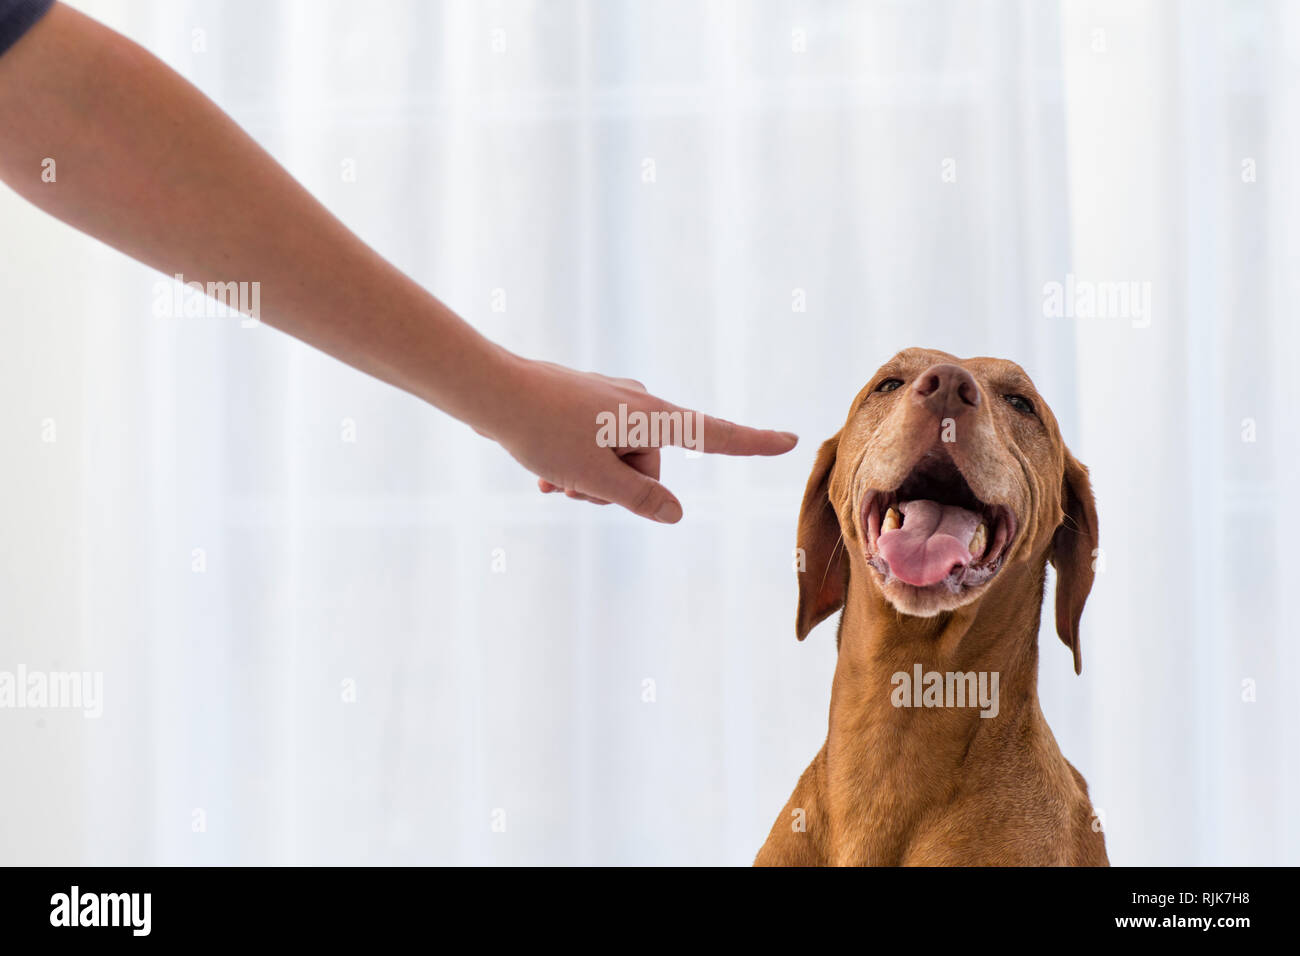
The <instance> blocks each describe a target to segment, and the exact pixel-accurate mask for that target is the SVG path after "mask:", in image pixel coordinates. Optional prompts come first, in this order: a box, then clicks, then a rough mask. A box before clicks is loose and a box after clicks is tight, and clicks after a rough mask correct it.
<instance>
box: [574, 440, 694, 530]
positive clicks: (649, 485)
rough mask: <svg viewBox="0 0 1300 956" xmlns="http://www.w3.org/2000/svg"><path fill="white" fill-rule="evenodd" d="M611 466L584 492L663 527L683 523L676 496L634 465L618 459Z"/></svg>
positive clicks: (616, 457)
mask: <svg viewBox="0 0 1300 956" xmlns="http://www.w3.org/2000/svg"><path fill="white" fill-rule="evenodd" d="M610 457H611V458H612V459H613V460H612V461H611V462H610V466H609V467H608V468H605V469H604V470H602V471H601V473H600V474H599V475H594V476H592V478H591V479H590V480H589V481H588V482H587V483H586V484H587V485H588V486H589V487H584V488H582V489H580V490H581V491H583V492H584V493H586V494H589V495H593V496H594V497H597V498H604V499H605V500H606V501H612V502H614V503H615V504H618V505H622V506H623V507H624V508H626V509H627V510H628V511H630V512H632V513H633V514H637V515H640V516H641V517H642V518H649V519H650V520H651V521H659V522H662V523H663V524H676V523H677V522H678V521H681V520H682V506H681V502H679V501H678V500H677V498H676V497H674V496H673V493H672V492H671V491H669V490H668V489H667V488H665V487H664V486H663V485H661V484H659V482H657V481H655V480H654V479H653V478H651V477H650V476H649V475H645V474H642V473H641V472H639V471H637V470H636V469H635V468H633V467H632V466H631V465H626V464H624V463H623V461H622V459H620V458H618V456H616V455H611V456H610Z"/></svg>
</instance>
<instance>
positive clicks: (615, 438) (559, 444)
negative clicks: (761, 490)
mask: <svg viewBox="0 0 1300 956" xmlns="http://www.w3.org/2000/svg"><path fill="white" fill-rule="evenodd" d="M507 378H508V382H507V383H506V394H508V396H509V397H508V398H507V399H506V400H505V401H504V402H503V403H502V407H501V408H500V409H499V410H498V411H497V414H496V415H495V416H494V417H495V418H496V419H497V422H498V424H496V425H494V426H491V427H489V428H486V429H480V430H481V431H483V433H484V434H486V435H487V436H488V437H490V438H493V439H495V440H496V441H497V442H499V443H500V444H501V446H502V447H503V448H505V450H506V451H508V452H510V454H511V455H512V456H513V457H514V459H515V460H516V461H518V462H519V463H520V464H521V465H523V466H524V467H525V468H527V469H528V470H529V471H531V472H532V473H533V474H535V475H537V476H538V479H537V487H538V488H539V489H540V490H541V491H543V492H546V493H555V492H561V491H562V492H564V493H565V494H566V495H568V497H570V498H574V499H576V500H579V501H589V502H592V503H593V504H599V505H604V504H610V503H611V502H612V503H614V504H619V505H622V506H623V507H624V508H627V509H628V510H629V511H631V512H633V513H634V514H638V515H640V516H642V517H643V518H650V519H652V520H655V521H660V522H663V523H665V524H673V523H675V522H677V521H680V520H681V517H682V506H681V503H680V502H679V501H678V500H677V498H676V497H674V495H673V493H672V492H670V491H669V490H668V489H667V488H665V487H664V486H663V485H661V484H660V483H659V447H660V445H662V444H676V445H682V446H684V447H689V448H693V449H694V450H696V451H701V452H708V453H715V454H722V455H782V454H785V453H786V452H788V451H790V449H792V448H794V446H795V444H796V443H797V442H798V440H799V439H798V437H797V436H795V435H793V434H790V433H789V432H776V431H766V430H762V429H756V428H747V427H745V426H743V425H737V424H735V423H733V422H729V421H724V420H723V419H720V418H713V417H711V416H708V415H704V414H702V413H700V412H694V411H689V410H687V409H683V408H681V407H679V406H677V405H673V404H672V403H671V402H666V401H664V400H663V399H661V398H656V397H655V396H653V395H651V394H649V393H648V392H647V391H646V390H645V386H644V385H642V384H641V383H640V382H638V381H635V380H633V379H629V378H610V377H609V376H606V375H600V374H598V373H595V372H578V371H575V370H573V369H570V368H566V367H564V366H563V365H555V364H553V363H551V362H539V361H533V360H529V359H523V358H519V357H517V356H511V361H510V363H509V371H508V372H507ZM620 406H622V408H621V409H620ZM638 413H640V415H641V416H643V417H642V419H641V420H642V421H646V420H649V421H651V422H654V421H656V419H652V418H651V416H652V415H654V414H655V413H658V415H659V417H658V418H657V421H658V422H660V423H666V422H667V421H668V420H669V419H668V416H670V415H673V413H676V417H674V418H672V419H671V421H672V422H673V423H674V424H680V426H681V427H676V428H672V427H667V426H666V424H664V425H662V426H661V427H660V428H658V429H656V428H655V427H654V426H653V424H652V425H651V427H650V428H649V429H648V431H643V433H642V434H641V435H637V434H636V427H635V423H636V421H637V420H638V417H637V416H638ZM620 420H621V421H622V422H624V423H632V427H627V428H623V429H621V430H622V431H624V432H625V433H626V434H625V435H624V436H619V434H618V433H619V431H620V429H619V428H618V427H617V426H615V427H614V428H613V429H609V428H605V429H602V422H604V423H606V424H608V423H610V422H611V421H615V422H617V421H620ZM611 439H612V441H611ZM620 439H622V440H620Z"/></svg>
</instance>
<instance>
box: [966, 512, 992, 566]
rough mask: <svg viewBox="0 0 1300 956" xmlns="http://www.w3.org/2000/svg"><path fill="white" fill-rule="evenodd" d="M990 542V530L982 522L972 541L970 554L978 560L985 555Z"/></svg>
mask: <svg viewBox="0 0 1300 956" xmlns="http://www.w3.org/2000/svg"><path fill="white" fill-rule="evenodd" d="M988 540H989V529H988V528H986V527H985V526H984V522H983V521H981V522H980V525H979V527H978V528H976V529H975V534H974V535H973V536H972V537H971V539H970V553H971V554H973V555H975V557H977V558H978V557H979V556H980V555H981V554H983V553H984V546H985V545H986V544H988Z"/></svg>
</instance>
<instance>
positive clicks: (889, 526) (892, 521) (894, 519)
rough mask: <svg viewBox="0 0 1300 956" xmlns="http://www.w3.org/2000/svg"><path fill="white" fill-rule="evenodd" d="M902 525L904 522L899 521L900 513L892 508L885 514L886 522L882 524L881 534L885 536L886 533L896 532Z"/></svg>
mask: <svg viewBox="0 0 1300 956" xmlns="http://www.w3.org/2000/svg"><path fill="white" fill-rule="evenodd" d="M900 524H902V522H901V521H899V519H898V512H897V511H895V510H894V509H893V508H890V509H889V510H888V511H886V512H885V520H884V521H882V522H880V533H881V534H884V533H885V532H886V531H896V530H898V526H899V525H900Z"/></svg>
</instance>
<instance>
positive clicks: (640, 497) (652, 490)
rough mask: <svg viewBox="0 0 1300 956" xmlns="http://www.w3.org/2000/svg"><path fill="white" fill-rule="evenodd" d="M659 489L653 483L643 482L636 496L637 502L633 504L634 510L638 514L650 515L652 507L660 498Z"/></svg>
mask: <svg viewBox="0 0 1300 956" xmlns="http://www.w3.org/2000/svg"><path fill="white" fill-rule="evenodd" d="M658 491H659V487H658V485H656V484H655V483H654V482H653V481H646V482H643V483H642V485H641V489H640V490H639V491H638V492H637V493H636V495H635V498H636V500H635V502H634V503H633V504H632V510H633V511H635V512H636V513H637V514H649V513H650V511H651V505H653V504H654V500H655V498H656V497H658Z"/></svg>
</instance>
